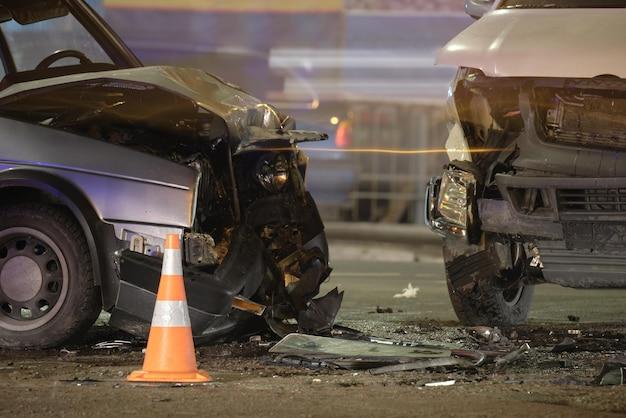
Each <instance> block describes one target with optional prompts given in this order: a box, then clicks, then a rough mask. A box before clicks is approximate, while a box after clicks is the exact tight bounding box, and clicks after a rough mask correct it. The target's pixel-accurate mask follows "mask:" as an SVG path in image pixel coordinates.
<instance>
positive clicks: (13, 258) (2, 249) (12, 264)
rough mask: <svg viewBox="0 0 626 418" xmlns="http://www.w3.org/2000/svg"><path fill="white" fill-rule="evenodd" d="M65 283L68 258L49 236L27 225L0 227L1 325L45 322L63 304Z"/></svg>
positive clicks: (20, 327)
mask: <svg viewBox="0 0 626 418" xmlns="http://www.w3.org/2000/svg"><path fill="white" fill-rule="evenodd" d="M68 284H69V271H68V267H67V262H66V260H65V257H64V256H63V253H62V252H61V250H60V248H59V247H58V246H57V245H56V244H55V243H54V241H53V240H52V239H51V238H50V237H49V236H47V235H46V234H44V233H42V232H40V231H38V230H36V229H32V228H26V227H17V228H8V229H5V230H3V231H0V328H4V329H7V330H10V331H30V330H33V329H36V328H39V327H41V326H42V325H44V324H46V323H47V322H48V321H50V320H51V319H52V318H54V317H55V315H56V314H57V312H58V311H59V310H60V309H61V307H62V306H63V302H64V301H65V298H66V297H67V291H68V287H69V286H68Z"/></svg>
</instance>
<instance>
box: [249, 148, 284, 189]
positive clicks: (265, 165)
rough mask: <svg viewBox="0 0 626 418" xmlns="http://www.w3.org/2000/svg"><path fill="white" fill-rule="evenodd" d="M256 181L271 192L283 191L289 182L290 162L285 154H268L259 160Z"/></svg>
mask: <svg viewBox="0 0 626 418" xmlns="http://www.w3.org/2000/svg"><path fill="white" fill-rule="evenodd" d="M255 176H256V179H257V181H258V182H259V184H261V186H263V188H264V189H265V190H267V191H269V192H272V193H277V192H279V191H281V190H282V189H283V188H284V187H285V185H286V184H287V182H288V181H289V161H288V160H287V157H285V156H284V155H283V154H267V155H265V156H263V157H261V159H260V160H259V162H258V164H257V167H256V173H255Z"/></svg>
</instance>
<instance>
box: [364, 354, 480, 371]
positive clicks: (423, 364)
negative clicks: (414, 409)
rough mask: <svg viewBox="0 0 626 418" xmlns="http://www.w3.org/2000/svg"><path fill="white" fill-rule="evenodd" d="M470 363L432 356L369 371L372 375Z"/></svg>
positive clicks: (458, 359)
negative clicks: (432, 357)
mask: <svg viewBox="0 0 626 418" xmlns="http://www.w3.org/2000/svg"><path fill="white" fill-rule="evenodd" d="M471 365H472V363H470V362H469V361H467V360H463V359H461V358H456V357H449V358H445V357H444V358H434V359H428V360H421V361H416V362H412V363H400V364H394V365H392V366H383V367H378V368H376V369H370V371H369V372H370V373H371V374H373V375H377V374H384V373H394V372H407V371H412V370H424V369H431V368H435V367H450V366H459V367H469V366H471Z"/></svg>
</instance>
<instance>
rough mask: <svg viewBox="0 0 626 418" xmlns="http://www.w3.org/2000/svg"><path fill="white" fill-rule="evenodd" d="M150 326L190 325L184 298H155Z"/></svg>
mask: <svg viewBox="0 0 626 418" xmlns="http://www.w3.org/2000/svg"><path fill="white" fill-rule="evenodd" d="M152 326H153V327H161V328H169V327H191V321H190V320H189V310H188V309H187V302H186V301H184V300H157V302H156V305H155V306H154V315H152Z"/></svg>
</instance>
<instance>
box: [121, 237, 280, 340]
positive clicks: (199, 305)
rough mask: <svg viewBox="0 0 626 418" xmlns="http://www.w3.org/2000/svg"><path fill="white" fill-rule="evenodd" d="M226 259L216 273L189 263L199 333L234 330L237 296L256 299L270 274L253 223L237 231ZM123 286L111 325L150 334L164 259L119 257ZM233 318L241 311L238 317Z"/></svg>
mask: <svg viewBox="0 0 626 418" xmlns="http://www.w3.org/2000/svg"><path fill="white" fill-rule="evenodd" d="M234 236H235V238H234V239H233V241H232V243H231V246H230V249H229V252H228V255H227V256H226V258H225V259H224V262H223V263H222V264H221V265H220V266H219V267H218V268H217V269H216V270H215V271H214V272H212V273H208V272H206V271H203V270H202V269H200V268H194V267H189V266H187V267H185V268H184V271H183V273H184V282H185V290H186V293H187V301H188V305H189V317H190V319H191V328H192V332H193V335H194V336H195V337H202V336H206V337H217V336H220V335H223V334H225V333H227V332H228V331H230V330H232V329H233V328H234V327H235V325H236V322H237V321H236V319H235V318H234V317H233V314H232V312H231V311H232V305H233V300H234V298H235V296H237V295H242V296H244V297H246V298H247V297H252V296H253V294H254V293H255V292H256V291H257V289H258V288H259V286H260V285H261V282H262V281H263V280H264V278H265V277H266V274H268V266H267V264H266V261H265V258H264V250H265V249H264V247H263V243H262V242H261V240H260V239H259V238H258V237H257V236H256V234H255V233H254V231H253V230H252V229H251V228H249V227H240V228H239V229H238V230H237V232H236V233H235V235H234ZM118 265H119V268H118V270H119V276H120V288H119V293H118V297H117V302H116V304H115V307H114V308H113V310H112V311H111V321H110V323H111V326H113V327H116V328H120V329H122V330H124V331H126V332H129V333H131V334H133V335H136V336H139V337H146V336H147V335H148V330H149V328H150V321H151V320H152V313H153V310H154V305H155V303H156V293H157V289H158V286H159V280H160V277H161V265H162V260H161V259H160V258H157V257H150V256H146V255H143V254H139V253H135V252H132V251H129V250H126V251H124V252H122V254H121V256H120V257H119V263H118ZM234 316H235V317H236V316H237V315H234Z"/></svg>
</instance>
